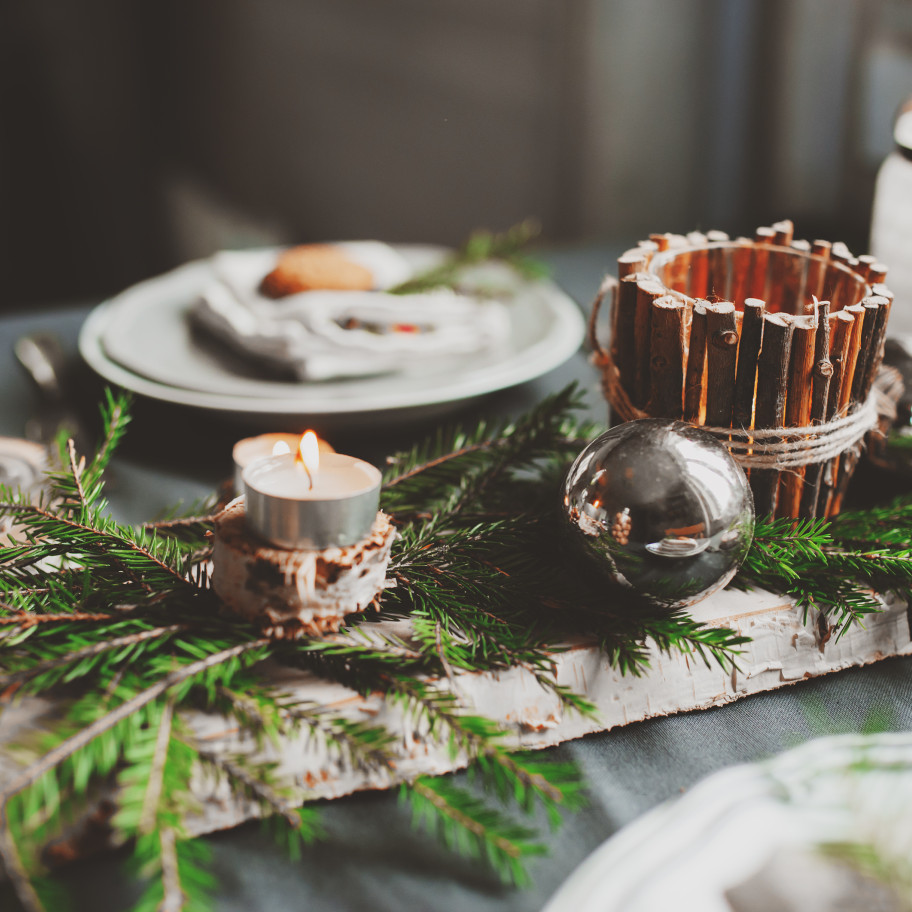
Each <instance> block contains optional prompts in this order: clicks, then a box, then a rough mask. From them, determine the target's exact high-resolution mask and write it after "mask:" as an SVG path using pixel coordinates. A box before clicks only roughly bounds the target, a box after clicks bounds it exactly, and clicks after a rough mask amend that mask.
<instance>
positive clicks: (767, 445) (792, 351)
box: [589, 221, 893, 517]
mask: <svg viewBox="0 0 912 912" xmlns="http://www.w3.org/2000/svg"><path fill="white" fill-rule="evenodd" d="M792 234H793V226H792V223H791V222H790V221H784V222H778V223H776V224H775V225H773V226H772V227H769V228H766V227H763V228H758V229H757V232H756V234H755V236H754V238H753V239H751V238H736V239H735V240H730V239H729V237H728V235H726V234H724V233H722V232H718V231H713V232H709V233H708V234H702V233H699V232H692V233H691V234H688V235H687V236H686V237H685V236H683V235H673V234H661V235H651V237H650V240H648V241H642V242H640V244H639V245H638V246H637V247H635V248H633V249H631V250H628V251H627V252H626V253H624V254H623V255H622V256H621V257H620V258H619V259H618V277H617V279H614V278H612V277H608V278H607V279H606V280H605V282H604V283H603V285H602V287H601V289H600V290H599V293H598V295H597V297H596V299H595V301H594V302H593V306H592V315H591V317H590V322H589V338H590V342H591V344H592V347H593V351H594V355H593V361H594V363H595V364H596V365H597V366H598V367H599V369H600V370H601V372H602V386H603V389H604V392H605V397H606V398H607V399H608V401H609V403H610V404H611V406H612V408H613V411H614V413H615V416H616V417H617V418H618V419H620V420H622V421H628V420H632V419H634V418H645V417H664V418H678V419H683V420H684V421H688V422H691V423H692V424H696V425H700V426H703V427H704V428H705V429H706V430H708V431H710V432H711V433H713V434H714V435H715V436H716V437H718V438H719V439H720V440H722V441H723V442H724V443H725V444H726V445H727V446H728V447H729V449H730V450H731V452H732V454H733V455H734V456H735V458H736V459H737V460H738V462H739V463H740V464H741V466H742V467H743V468H744V470H745V471H746V472H747V474H748V477H749V479H750V483H751V488H752V489H753V492H754V501H755V506H756V510H757V515H758V516H764V515H772V516H789V517H813V516H833V515H835V514H836V513H838V512H839V508H840V505H841V502H842V497H843V495H844V493H845V488H846V486H847V484H848V481H849V478H850V477H851V475H852V472H853V471H854V469H855V466H856V464H857V462H858V458H859V455H860V452H861V448H862V446H863V444H864V439H865V435H866V434H867V433H868V432H869V431H870V430H871V429H872V428H874V427H875V425H876V424H877V403H876V397H877V391H876V389H875V387H874V380H875V378H876V376H877V373H878V370H879V368H880V363H881V360H882V358H883V346H884V338H885V335H886V326H887V318H888V316H889V313H890V307H891V305H892V302H893V295H892V294H891V293H890V291H889V289H888V288H887V287H886V286H885V285H884V284H883V281H884V279H885V278H886V267H884V266H882V265H881V264H879V263H877V262H876V260H875V259H874V258H873V257H869V256H861V257H858V258H855V257H853V256H852V255H851V254H850V253H849V251H848V249H847V248H846V247H845V245H844V244H831V243H829V242H828V241H814V243H813V244H810V243H808V242H807V241H793V240H792ZM609 295H610V296H611V299H612V307H611V343H610V346H609V348H607V349H606V348H604V347H603V346H602V345H601V343H600V342H599V340H598V334H597V331H596V326H597V319H598V314H599V308H600V306H601V304H602V302H603V300H604V299H605V298H606V297H608V296H609Z"/></svg>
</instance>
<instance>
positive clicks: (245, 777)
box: [197, 748, 301, 829]
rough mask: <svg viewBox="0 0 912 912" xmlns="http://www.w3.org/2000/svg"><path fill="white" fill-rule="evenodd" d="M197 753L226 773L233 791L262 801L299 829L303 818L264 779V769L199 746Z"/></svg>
mask: <svg viewBox="0 0 912 912" xmlns="http://www.w3.org/2000/svg"><path fill="white" fill-rule="evenodd" d="M197 753H198V755H199V758H200V760H202V761H203V762H204V763H206V764H208V765H209V766H211V767H212V768H213V769H214V770H216V771H217V772H219V773H222V774H224V775H225V777H226V778H227V779H228V782H229V784H230V785H231V788H232V790H233V791H235V792H236V793H239V794H244V795H248V796H250V797H252V798H254V799H255V800H257V801H259V802H261V803H262V804H264V805H265V806H266V807H268V808H269V809H270V810H271V811H272V813H274V814H278V815H279V816H280V817H282V818H283V819H284V820H285V821H286V823H287V824H288V825H289V826H290V827H291V828H292V829H297V828H298V827H299V826H300V825H301V819H300V817H299V816H298V814H297V813H296V812H295V810H294V808H293V807H292V806H291V805H290V804H289V803H288V801H287V800H286V799H285V798H284V797H283V796H282V795H280V794H279V793H278V792H277V791H276V790H275V789H274V788H273V787H272V786H270V785H269V784H268V783H267V782H266V781H264V778H263V770H262V769H260V770H257V771H256V772H254V771H252V770H250V769H248V768H247V766H246V765H245V764H244V763H242V762H240V761H239V760H232V759H229V758H227V757H223V756H221V755H219V754H216V753H214V752H213V751H207V750H202V749H200V748H197Z"/></svg>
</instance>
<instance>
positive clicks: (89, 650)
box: [0, 624, 189, 689]
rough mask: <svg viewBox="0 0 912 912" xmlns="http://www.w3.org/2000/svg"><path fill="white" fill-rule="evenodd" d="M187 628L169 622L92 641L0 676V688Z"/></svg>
mask: <svg viewBox="0 0 912 912" xmlns="http://www.w3.org/2000/svg"><path fill="white" fill-rule="evenodd" d="M188 629H189V626H188V625H187V624H171V625H170V626H168V627H153V628H152V629H151V630H141V631H139V632H138V633H130V634H127V635H126V636H122V637H113V638H111V639H110V640H102V641H101V642H100V643H93V644H92V645H91V646H86V647H85V648H84V649H77V650H76V651H74V652H68V653H66V654H64V655H62V656H58V657H57V658H56V659H49V660H48V661H46V662H39V663H38V664H37V665H32V666H31V668H23V669H21V670H20V671H14V672H12V673H11V674H8V675H3V676H0V689H4V688H6V687H9V685H10V684H15V683H18V682H19V681H26V680H28V679H29V678H34V677H35V676H37V675H40V674H43V673H44V672H46V671H51V670H52V669H54V668H61V667H63V666H64V665H72V664H73V663H74V662H79V661H81V660H82V659H88V658H91V657H93V656H97V655H100V654H101V653H103V652H108V651H109V650H111V649H119V648H120V647H122V646H134V645H135V644H137V643H142V642H144V641H145V640H151V639H155V638H156V637H163V636H168V635H170V634H172V633H180V632H181V631H183V630H188Z"/></svg>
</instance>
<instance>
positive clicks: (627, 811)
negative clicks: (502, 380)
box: [0, 249, 912, 912]
mask: <svg viewBox="0 0 912 912" xmlns="http://www.w3.org/2000/svg"><path fill="white" fill-rule="evenodd" d="M612 253H614V251H612V250H610V249H606V250H604V251H601V250H597V249H590V250H569V251H565V252H560V251H557V252H553V253H552V254H551V256H550V260H551V263H552V265H553V267H554V272H555V277H556V278H557V280H558V281H559V282H560V283H561V284H563V285H564V287H565V288H567V290H568V291H569V292H570V293H571V294H572V295H573V296H574V297H576V298H577V300H580V301H581V302H585V301H588V299H589V298H590V297H591V296H592V294H593V293H594V290H595V288H596V287H597V285H598V281H599V278H600V277H601V275H602V273H603V272H605V271H607V270H608V269H609V268H610V266H611V261H612V256H611V255H612ZM86 312H87V310H86V309H85V308H80V309H71V310H66V311H53V312H45V313H36V314H31V315H21V316H16V317H8V318H5V319H3V320H0V384H2V389H3V390H4V397H3V402H2V405H0V433H2V434H6V435H13V436H20V435H21V434H22V433H23V428H24V426H25V421H26V419H27V418H28V416H29V415H30V414H31V413H32V411H33V410H34V409H35V407H36V403H37V397H36V396H35V395H34V393H33V392H32V391H31V389H30V388H29V386H28V384H27V382H26V380H25V378H24V377H23V376H21V374H20V371H19V370H18V368H17V366H16V365H15V363H14V361H13V358H12V354H11V346H12V344H13V342H14V341H15V339H16V338H17V337H18V336H19V335H20V334H22V333H23V332H26V331H30V330H34V329H37V328H44V329H51V330H53V331H55V332H56V333H58V334H59V335H60V336H61V337H62V338H63V339H64V340H65V341H66V342H67V344H68V345H69V347H70V348H71V349H72V350H73V351H75V339H76V334H77V331H78V327H79V325H80V324H81V322H82V319H83V318H84V316H85V314H86ZM572 379H578V380H580V381H581V383H582V384H583V385H584V387H585V388H586V390H587V396H588V401H589V404H590V413H591V416H592V417H593V418H595V419H597V420H601V419H603V418H604V414H605V412H604V407H603V404H602V402H601V400H600V398H599V393H598V388H597V382H596V377H595V375H594V373H593V371H592V369H591V368H590V367H589V366H588V364H587V363H586V360H585V357H584V356H583V355H582V354H578V355H577V356H575V357H574V358H573V359H572V360H571V361H570V362H568V364H566V365H564V366H563V367H561V368H559V369H557V370H555V371H553V372H551V373H550V374H548V375H547V376H545V377H542V378H540V379H539V380H536V381H534V382H532V383H528V384H526V385H524V386H523V387H520V388H519V389H516V390H512V391H508V392H505V393H502V394H498V395H496V396H493V397H489V398H488V399H486V400H483V401H481V402H479V403H476V404H474V405H473V406H471V407H469V408H466V409H463V410H461V411H460V412H458V413H456V414H454V416H453V419H454V420H461V421H463V422H465V423H470V422H472V421H473V420H474V418H475V417H476V416H477V415H478V414H480V413H484V414H486V415H505V414H515V413H516V412H518V411H521V410H523V409H525V408H528V407H529V406H531V405H533V404H534V403H535V402H537V401H538V400H539V399H540V398H541V397H542V396H544V395H545V394H546V393H548V392H551V391H554V390H557V389H559V388H561V387H562V386H563V385H565V384H566V383H567V382H569V381H570V380H572ZM86 395H89V393H86ZM426 430H428V427H427V426H423V427H405V428H391V429H389V430H388V431H386V432H384V435H383V437H382V438H376V437H374V438H372V439H370V440H365V439H363V438H360V437H359V436H358V435H357V433H355V434H353V435H352V436H351V438H350V439H343V440H340V441H337V445H338V446H339V448H340V449H342V450H344V451H345V452H352V453H357V454H360V455H364V456H366V457H368V458H374V459H377V458H379V457H380V456H381V455H382V454H383V453H385V452H389V451H391V450H392V449H395V448H398V447H400V446H404V445H407V444H409V443H410V442H411V441H412V440H414V439H417V438H419V437H420V436H421V435H422V434H423V433H424V432H425V431H426ZM242 433H243V429H242V428H238V427H232V426H230V425H227V424H224V423H219V422H218V421H216V420H212V419H205V418H201V417H200V415H199V414H197V413H193V412H190V411H188V410H184V409H179V408H174V407H162V406H156V405H154V404H150V403H145V402H139V403H138V404H137V408H136V410H135V421H134V426H133V428H132V429H131V431H130V433H129V435H128V438H127V442H126V444H125V446H124V449H123V450H122V453H121V455H120V457H119V458H118V459H117V461H116V463H115V464H114V466H113V469H112V473H111V479H110V485H109V494H110V497H111V500H112V508H113V510H114V512H115V513H116V514H117V515H118V516H119V517H120V518H122V519H125V520H128V521H139V520H142V519H146V518H148V517H150V516H152V515H155V514H156V513H157V512H158V511H160V510H161V509H162V508H163V507H164V506H166V505H168V504H170V503H173V502H174V501H175V500H178V499H185V500H188V499H193V498H196V497H199V496H203V495H205V494H207V493H208V492H209V491H210V490H211V489H212V488H213V487H214V486H215V485H216V484H217V483H218V482H219V481H221V480H222V479H224V478H227V477H228V476H229V475H230V472H231V456H230V450H231V443H232V442H233V441H234V440H235V439H237V438H238V437H239V436H242ZM875 716H876V717H878V718H879V719H880V720H881V723H882V724H884V725H885V726H886V727H887V728H892V729H896V730H908V729H910V728H912V675H910V665H909V662H908V660H905V659H888V660H885V661H883V662H880V663H878V664H876V665H874V666H870V667H867V668H862V669H854V670H850V671H844V672H840V673H838V674H833V675H830V676H828V677H825V678H818V679H816V680H812V681H808V682H805V683H801V684H795V685H793V686H791V687H788V688H785V689H783V690H780V691H777V692H775V693H771V694H762V695H758V696H753V697H749V698H747V699H745V700H742V701H739V702H737V703H735V704H731V705H729V706H726V707H724V708H718V709H712V710H707V711H704V712H699V713H691V714H688V715H680V716H674V717H669V718H662V719H653V720H650V721H647V722H641V723H637V724H634V725H630V726H627V727H625V728H621V729H617V730H615V731H612V732H607V733H604V734H600V735H592V736H589V737H587V738H583V739H581V740H579V741H576V742H572V743H569V744H566V745H563V746H561V747H559V748H556V749H554V750H553V751H552V754H553V756H555V757H558V758H572V759H573V760H575V761H576V762H577V763H578V764H579V765H580V767H581V768H582V770H583V772H584V774H585V777H586V780H587V783H588V790H589V804H588V807H587V808H586V809H585V810H583V811H580V812H578V813H576V814H574V815H572V816H570V817H568V818H567V819H566V821H565V824H564V826H563V828H562V829H561V830H560V831H559V832H557V833H554V834H553V835H551V836H550V837H549V845H550V854H549V855H548V856H547V857H545V858H542V859H539V860H536V861H535V862H534V863H533V864H532V866H531V870H532V875H533V878H534V886H533V887H532V888H530V889H527V890H522V891H517V890H509V889H506V888H504V887H501V886H499V885H498V884H497V883H496V881H494V880H493V879H492V878H491V877H490V876H489V875H487V874H486V873H485V872H484V870H483V869H482V868H480V867H479V866H478V865H475V864H471V863H469V862H465V861H462V860H460V859H459V858H457V857H455V856H453V855H451V854H449V853H448V852H447V851H446V850H444V849H442V848H441V847H439V846H438V845H437V844H436V843H435V842H434V840H432V839H429V838H428V837H427V836H426V835H425V834H424V833H422V832H418V831H415V830H413V829H412V827H411V824H410V819H409V811H408V808H407V807H404V806H401V805H400V804H399V803H398V801H397V798H396V796H395V795H393V794H389V793H367V794H360V795H355V796H352V797H349V798H344V799H340V800H337V801H334V802H331V803H327V804H326V805H325V806H324V807H323V813H324V820H325V823H326V827H327V830H328V838H327V839H326V841H324V842H322V843H320V844H318V845H316V846H314V847H313V848H311V849H309V850H307V851H306V852H305V855H304V857H303V859H302V860H300V861H297V862H290V861H288V860H286V859H284V858H283V856H282V855H281V853H280V852H279V851H278V850H277V849H276V848H275V847H274V846H273V844H272V843H271V841H270V839H269V838H268V836H266V835H264V834H262V833H261V832H260V829H259V825H258V824H255V823H254V824H247V825H245V826H242V827H240V828H238V829H236V830H234V831H231V832H227V833H222V834H218V835H214V836H211V837H208V838H206V843H207V844H208V845H209V847H210V848H211V850H212V871H213V873H214V875H215V878H216V881H217V883H218V888H217V894H216V901H215V908H216V909H217V910H218V912H254V910H255V912H288V910H297V909H308V910H310V912H322V910H347V909H352V910H354V909H362V908H363V909H370V910H374V912H383V910H389V912H399V910H402V909H416V910H419V909H420V910H424V909H428V910H431V909H433V910H437V912H448V910H452V912H457V910H459V912H462V910H478V912H481V910H490V912H506V910H537V909H540V908H541V907H542V906H543V905H544V904H545V902H546V901H547V900H548V898H549V897H550V896H551V895H552V894H553V893H554V892H555V890H556V889H557V888H558V887H559V885H560V884H561V882H562V881H563V880H564V879H565V878H567V877H568V876H569V875H570V874H571V872H572V871H573V870H574V868H575V867H576V866H577V865H578V864H579V863H580V862H582V861H583V859H584V858H585V857H586V856H587V855H588V854H589V852H591V851H592V850H593V849H595V848H596V846H598V845H599V844H600V843H601V842H602V841H603V840H605V839H607V838H608V837H609V836H611V834H612V833H614V832H615V831H617V830H618V829H619V828H620V827H622V826H623V825H624V824H625V823H628V822H629V821H631V820H633V819H634V818H636V817H638V816H639V815H641V814H644V813H646V812H647V811H649V810H650V809H651V808H653V807H655V806H656V805H657V804H659V803H661V802H663V801H666V800H668V799H673V798H674V797H675V796H677V795H679V794H680V793H681V792H682V791H684V790H685V789H687V788H688V787H689V786H691V785H693V784H694V783H695V782H697V781H698V780H700V779H702V778H703V777H705V776H707V775H709V774H710V773H712V772H714V771H716V770H719V769H721V768H723V767H725V766H729V765H732V764H736V763H744V762H751V761H754V760H757V759H760V758H763V757H768V756H770V755H772V754H775V753H777V752H780V751H782V750H785V749H787V748H789V747H791V746H794V745H795V744H797V743H799V742H801V741H803V740H805V739H807V738H809V737H813V736H816V735H822V734H830V733H835V732H843V731H857V730H859V729H860V728H861V727H862V726H863V725H864V724H865V723H866V721H867V720H869V719H871V718H873V717H875ZM122 861H123V859H122V858H116V857H114V858H111V857H108V858H104V859H100V860H92V861H86V862H81V863H80V864H78V865H76V866H74V867H73V869H71V870H69V871H66V872H64V873H63V874H62V875H61V880H62V882H63V883H64V885H65V887H66V889H67V891H68V892H69V894H70V895H71V898H72V902H73V908H74V909H76V910H79V912H83V910H84V912H89V910H91V912H113V910H119V909H124V908H127V907H128V906H129V902H130V898H131V897H133V896H135V895H136V891H135V888H134V885H133V884H132V883H131V882H130V881H129V879H128V878H127V877H126V875H124V873H123V866H122ZM5 889H6V888H4V887H0V909H3V910H6V909H8V908H16V906H15V903H14V901H13V900H12V898H11V897H10V895H9V893H8V890H6V892H5Z"/></svg>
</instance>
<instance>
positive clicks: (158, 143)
mask: <svg viewBox="0 0 912 912" xmlns="http://www.w3.org/2000/svg"><path fill="white" fill-rule="evenodd" d="M0 7H2V9H0V55H2V56H0V68H2V77H3V79H2V103H3V117H2V122H0V278H2V281H0V295H2V300H0V305H2V306H5V307H11V306H21V305H28V304H34V305H40V304H42V303H45V302H60V301H64V300H74V299H78V298H92V297H98V296H101V295H104V294H109V293H112V292H115V291H117V290H119V289H120V288H122V287H124V286H125V285H127V284H129V283H131V282H134V281H136V280H138V279H140V278H142V277H144V276H148V275H152V274H155V273H157V272H160V271H162V270H164V269H166V268H169V267H171V266H173V265H176V264H177V263H179V262H181V261H183V260H186V259H188V258H191V257H197V256H203V255H206V254H208V253H210V252H211V251H212V250H215V249H218V248H220V247H226V246H244V245H250V244H262V243H274V242H283V241H308V240H325V239H333V238H357V237H378V238H382V239H386V240H391V241H432V242H441V243H454V242H457V241H459V240H460V239H461V238H462V237H464V236H465V235H466V234H467V233H468V232H469V231H470V230H471V229H472V228H475V227H481V226H485V227H489V228H493V229H500V228H505V227H507V226H508V225H510V224H512V223H513V222H516V221H519V220H520V219H522V218H525V217H527V216H536V217H537V218H539V219H540V221H541V222H542V224H543V226H544V237H545V240H546V241H547V242H549V243H552V244H562V243H577V242H581V241H585V242H596V243H597V242H604V243H612V242H614V243H621V244H625V245H626V244H629V243H632V242H633V241H635V240H636V239H637V238H639V237H640V236H642V235H643V234H645V233H648V232H650V231H686V230H689V229H691V228H703V229H708V228H721V229H723V230H726V231H729V232H730V233H731V234H738V233H745V232H750V231H752V230H753V228H754V227H755V226H756V225H757V224H760V223H769V222H771V221H774V220H776V219H779V218H784V217H791V218H793V219H795V221H796V223H797V228H798V236H807V237H813V236H822V237H826V238H829V239H832V240H837V239H841V240H845V241H846V242H847V243H848V244H849V245H850V247H852V248H853V249H854V250H856V252H862V251H863V250H864V249H866V246H867V231H868V221H869V216H870V205H871V194H872V188H873V180H874V175H875V172H876V168H877V165H878V163H879V162H880V160H881V159H882V158H883V156H884V155H885V154H886V153H887V151H888V150H889V148H890V146H891V121H892V117H893V115H894V113H895V110H896V108H897V106H898V105H899V104H900V103H901V102H902V101H903V99H904V98H905V97H907V96H908V95H910V94H912V3H909V2H908V0H497V2H490V0H155V2H151V0H6V3H5V4H0Z"/></svg>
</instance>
